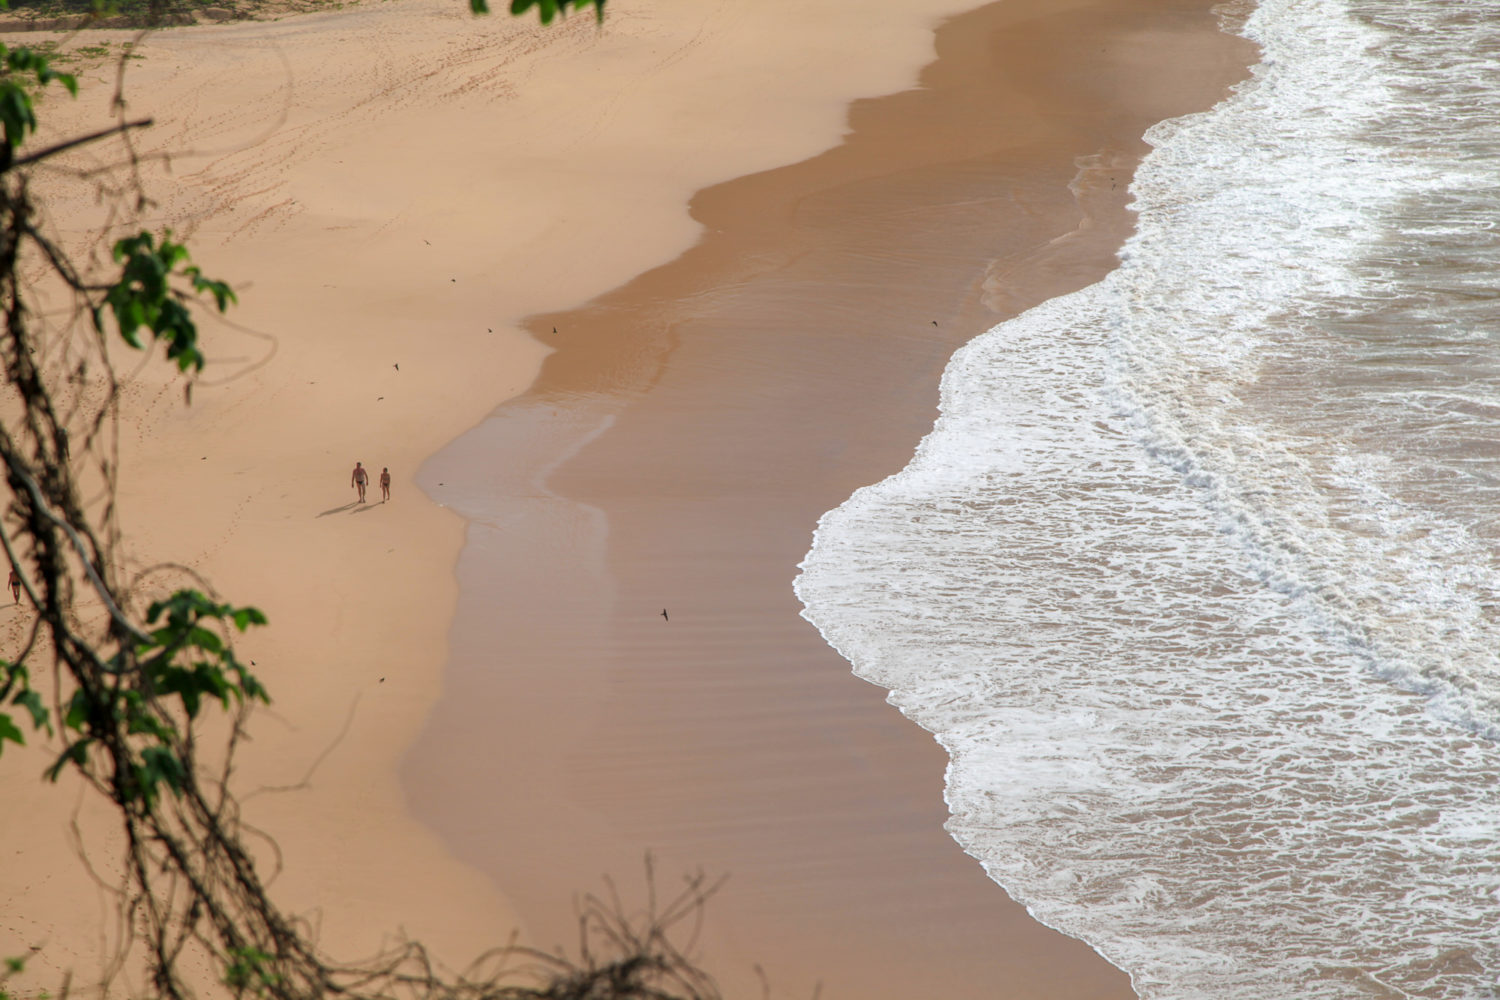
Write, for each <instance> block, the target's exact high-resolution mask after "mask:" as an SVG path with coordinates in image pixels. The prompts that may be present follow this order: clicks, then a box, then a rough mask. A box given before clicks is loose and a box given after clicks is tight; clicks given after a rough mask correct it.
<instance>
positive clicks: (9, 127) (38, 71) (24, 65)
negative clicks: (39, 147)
mask: <svg viewBox="0 0 1500 1000" xmlns="http://www.w3.org/2000/svg"><path fill="white" fill-rule="evenodd" d="M0 67H3V69H4V73H3V75H0V127H3V128H4V131H5V143H6V146H7V147H8V150H7V155H6V157H5V159H4V163H5V164H6V165H9V163H10V160H9V152H10V151H14V150H15V149H17V148H18V147H20V145H21V143H23V142H25V141H26V137H27V136H28V135H30V134H31V133H33V132H35V131H36V105H35V102H34V101H33V100H32V96H31V90H30V87H31V86H32V85H35V86H38V87H45V86H46V85H47V84H49V83H52V82H53V81H54V80H55V81H57V82H58V83H60V84H62V85H63V86H64V87H65V88H66V89H67V91H68V93H70V94H72V95H74V96H75V97H76V96H77V95H78V81H77V80H76V79H74V78H73V76H72V75H71V74H68V73H59V72H57V71H56V70H54V69H53V68H52V62H51V57H50V56H48V55H46V54H44V53H42V52H38V51H37V50H35V49H29V48H19V49H13V48H9V47H8V46H6V45H3V44H0Z"/></svg>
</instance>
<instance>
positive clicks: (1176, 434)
mask: <svg viewBox="0 0 1500 1000" xmlns="http://www.w3.org/2000/svg"><path fill="white" fill-rule="evenodd" d="M1241 21H1242V22H1243V23H1237V24H1236V26H1235V29H1234V30H1237V31H1240V32H1242V33H1244V34H1246V35H1248V36H1249V37H1251V38H1252V39H1254V40H1255V41H1256V42H1257V43H1259V44H1260V46H1261V47H1262V51H1263V58H1262V61H1261V62H1260V64H1259V65H1258V66H1257V67H1256V68H1255V70H1254V73H1253V76H1252V78H1251V79H1250V80H1248V81H1247V82H1246V83H1245V84H1243V85H1241V86H1240V87H1239V88H1238V89H1237V90H1236V91H1235V93H1234V94H1233V95H1232V96H1231V97H1230V98H1228V99H1227V100H1225V101H1224V102H1222V103H1221V104H1220V105H1219V106H1218V107H1216V108H1214V109H1213V110H1211V111H1209V112H1206V113H1203V114H1199V115H1194V116H1189V117H1186V118H1182V119H1178V120H1174V121H1170V122H1165V123H1162V124H1161V125H1159V126H1157V127H1156V128H1155V129H1153V130H1152V132H1151V133H1150V134H1149V136H1148V138H1149V140H1150V142H1151V143H1152V145H1153V146H1154V151H1153V152H1152V153H1151V154H1150V156H1149V157H1148V159H1147V161H1146V162H1145V163H1144V164H1143V166H1142V168H1141V169H1140V171H1139V173H1138V176H1137V179H1136V182H1135V185H1134V195H1135V199H1136V208H1137V210H1138V211H1139V213H1140V218H1139V227H1138V232H1137V234H1136V235H1135V236H1134V237H1133V238H1132V239H1131V240H1130V241H1129V243H1128V244H1127V246H1126V248H1125V250H1124V251H1123V253H1122V264H1121V266H1120V268H1119V269H1118V270H1116V271H1115V272H1113V273H1112V274H1111V275H1109V276H1108V278H1106V279H1105V280H1104V281H1102V282H1100V283H1099V284H1097V285H1094V286H1092V287H1090V288H1087V289H1084V290H1083V291H1080V292H1078V293H1075V294H1073V295H1069V296H1066V297H1064V298H1060V299H1055V300H1052V301H1050V302H1048V303H1045V304H1044V305H1042V306H1041V307H1038V308H1036V309H1034V310H1032V311H1030V312H1028V313H1026V314H1024V315H1022V316H1020V317H1018V318H1017V319H1015V320H1013V321H1010V322H1007V323H1005V324H1002V325H1000V326H998V327H996V328H995V329H993V330H991V331H990V332H988V333H987V334H985V335H984V336H982V337H980V338H978V339H977V340H975V341H973V342H972V343H970V344H968V345H967V346H965V347H964V348H963V349H962V350H960V351H959V352H958V353H957V354H956V355H955V356H954V358H953V359H952V361H951V362H950V364H949V367H948V369H947V372H946V374H945V376H944V381H943V394H942V416H941V419H940V420H939V421H938V423H937V425H936V427H935V428H934V430H933V431H932V433H931V434H930V435H929V436H928V437H927V438H926V439H925V440H924V441H923V442H922V444H921V446H920V447H919V449H918V451H917V454H916V456H915V457H914V458H913V459H912V461H911V464H910V465H909V466H908V467H907V468H906V469H905V470H903V471H902V472H900V473H899V474H897V475H894V476H892V477H891V478H889V479H887V480H885V481H884V482H882V483H879V484H876V485H873V486H870V487H867V488H865V489H863V490H860V491H859V492H858V493H856V494H855V495H854V496H853V497H851V498H850V499H849V500H848V501H847V502H846V503H845V504H843V505H842V506H841V507H839V508H838V509H837V510H834V511H830V512H829V513H828V514H826V515H825V516H824V517H823V519H822V521H821V522H820V524H819V526H818V529H817V532H816V535H815V539H814V543H813V547H812V551H811V552H810V553H809V554H808V556H807V559H806V561H805V562H804V564H803V567H802V574H801V576H800V577H799V578H798V580H797V584H796V586H797V592H798V594H799V596H800V597H801V599H802V601H803V603H804V605H805V606H806V611H805V614H806V616H807V617H808V618H809V619H810V620H811V621H812V622H813V623H814V624H815V625H816V626H817V627H818V628H819V629H820V630H821V631H822V633H823V634H824V635H825V636H826V637H827V639H828V641H829V642H830V643H831V644H832V645H833V646H834V647H836V648H837V649H838V650H839V651H840V652H841V653H843V654H844V655H845V656H846V657H847V658H848V659H849V660H850V662H851V663H852V664H853V668H854V670H855V671H856V672H857V673H858V674H859V675H860V676H861V677H864V678H866V679H868V680H870V681H872V682H873V683H876V684H878V685H881V686H883V687H885V688H888V689H889V690H890V692H891V693H890V700H891V701H892V702H893V703H894V704H895V705H897V706H898V707H899V708H900V709H901V711H902V712H904V713H905V714H906V715H907V716H908V717H910V718H911V719H912V720H914V721H915V722H916V723H918V724H919V725H921V726H922V727H924V728H925V729H927V730H929V731H931V732H932V733H933V734H934V735H935V736H936V738H937V739H938V740H939V741H940V742H941V743H942V745H943V746H944V747H945V748H946V749H947V751H948V753H949V755H950V757H951V764H950V766H949V769H948V775H947V788H946V798H947V801H948V804H949V807H950V810H951V819H950V822H949V829H950V831H951V833H952V835H953V836H954V837H955V838H956V839H957V840H958V841H959V843H960V844H962V846H963V847H964V849H965V850H966V851H968V852H969V853H970V854H971V855H972V856H973V857H975V858H976V859H977V860H978V861H979V862H980V863H981V864H982V865H983V866H984V867H985V869H986V870H987V871H988V872H989V874H990V875H991V876H992V877H993V878H994V880H995V881H996V882H998V883H1000V884H1001V885H1002V886H1004V887H1005V888H1006V889H1007V890H1008V891H1009V892H1010V893H1011V894H1012V895H1013V896H1015V897H1016V898H1017V899H1018V900H1020V901H1021V902H1023V903H1024V904H1026V905H1027V907H1028V908H1030V910H1031V911H1032V912H1033V913H1034V914H1035V915H1036V916H1037V917H1038V918H1039V919H1041V920H1042V921H1044V922H1046V923H1048V924H1050V925H1052V926H1054V927H1057V928H1059V929H1061V930H1064V931H1066V932H1067V933H1070V934H1073V935H1076V936H1078V937H1080V938H1082V939H1083V940H1085V941H1087V942H1089V943H1090V944H1091V945H1093V946H1094V947H1095V948H1096V949H1098V950H1099V951H1100V952H1101V953H1102V954H1103V955H1104V956H1105V957H1106V958H1108V959H1109V960H1110V961H1112V962H1114V963H1115V964H1117V965H1119V966H1120V967H1122V968H1123V969H1125V970H1126V971H1127V972H1129V973H1130V975H1131V976H1132V978H1133V981H1134V983H1135V986H1136V989H1137V991H1138V992H1139V993H1140V994H1141V995H1142V996H1144V997H1148V998H1213V1000H1237V998H1245V1000H1277V998H1288V1000H1291V998H1296V1000H1309V998H1323V997H1327V998H1357V997H1358V998H1362V997H1380V998H1388V997H1389V998H1395V997H1433V998H1453V1000H1460V998H1461V1000H1475V998H1483V997H1496V996H1500V983H1497V980H1500V743H1497V740H1500V229H1497V225H1500V0H1262V2H1261V3H1259V5H1258V6H1257V7H1256V8H1255V9H1254V11H1253V13H1250V14H1249V16H1248V19H1245V18H1243V17H1242V18H1241Z"/></svg>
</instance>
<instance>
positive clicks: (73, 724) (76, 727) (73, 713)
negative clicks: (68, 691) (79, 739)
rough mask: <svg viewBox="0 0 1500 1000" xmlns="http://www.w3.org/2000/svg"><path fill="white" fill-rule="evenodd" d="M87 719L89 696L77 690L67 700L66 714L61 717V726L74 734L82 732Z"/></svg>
mask: <svg viewBox="0 0 1500 1000" xmlns="http://www.w3.org/2000/svg"><path fill="white" fill-rule="evenodd" d="M88 718H89V696H88V695H86V694H84V692H83V689H82V688H79V689H78V690H77V691H74V692H73V697H72V698H70V699H69V700H68V712H67V714H66V715H64V716H63V725H65V726H67V727H68V728H69V729H71V730H73V731H74V732H76V733H81V732H83V724H84V723H85V722H87V721H88Z"/></svg>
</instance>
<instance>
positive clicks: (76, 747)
mask: <svg viewBox="0 0 1500 1000" xmlns="http://www.w3.org/2000/svg"><path fill="white" fill-rule="evenodd" d="M93 742H94V740H93V738H92V737H89V736H85V737H84V738H83V739H81V740H78V741H76V742H74V743H73V744H71V745H70V746H69V747H68V749H66V750H64V751H63V752H62V756H61V757H58V758H57V761H56V763H54V764H53V765H52V766H51V767H49V768H47V780H48V781H56V780H57V777H58V775H60V774H62V769H63V768H65V767H67V766H68V763H69V762H72V763H74V764H77V765H78V766H79V767H82V766H83V765H85V764H87V763H88V760H89V745H90V744H91V743H93Z"/></svg>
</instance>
